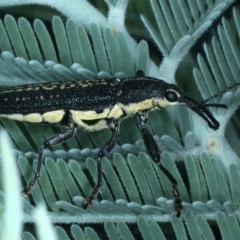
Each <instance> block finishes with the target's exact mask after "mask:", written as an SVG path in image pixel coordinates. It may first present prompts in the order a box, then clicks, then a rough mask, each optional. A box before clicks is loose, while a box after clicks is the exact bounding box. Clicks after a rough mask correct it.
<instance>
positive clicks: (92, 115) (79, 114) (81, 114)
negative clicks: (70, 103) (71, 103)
mask: <svg viewBox="0 0 240 240" xmlns="http://www.w3.org/2000/svg"><path fill="white" fill-rule="evenodd" d="M70 112H71V114H72V115H74V116H75V117H76V118H78V119H81V120H95V119H102V118H107V116H108V114H109V112H110V109H104V110H103V112H101V113H97V112H96V111H92V110H89V111H76V110H70Z"/></svg>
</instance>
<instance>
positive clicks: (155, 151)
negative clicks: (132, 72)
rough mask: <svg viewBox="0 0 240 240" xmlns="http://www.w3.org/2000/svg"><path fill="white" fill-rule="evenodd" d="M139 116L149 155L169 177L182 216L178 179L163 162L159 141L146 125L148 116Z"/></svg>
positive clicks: (177, 209) (176, 208)
mask: <svg viewBox="0 0 240 240" xmlns="http://www.w3.org/2000/svg"><path fill="white" fill-rule="evenodd" d="M137 117H138V121H139V126H140V130H141V134H142V137H143V141H144V144H145V146H146V149H147V151H148V153H149V155H150V156H151V158H152V160H153V161H154V162H155V163H157V164H158V166H159V168H160V169H161V170H162V171H163V173H164V174H165V175H166V176H167V177H168V179H169V180H170V182H171V183H172V193H173V197H174V204H175V210H176V212H177V217H180V210H181V209H182V208H183V207H182V202H181V199H180V194H179V192H178V189H177V181H176V179H175V178H174V177H173V175H172V174H171V173H170V172H169V171H168V170H167V169H166V168H165V167H164V166H163V165H162V163H161V159H160V154H159V151H160V150H159V148H158V146H157V143H156V141H155V140H154V138H153V136H152V134H151V133H150V132H149V130H148V129H147V127H146V121H147V118H146V116H145V114H138V115H137Z"/></svg>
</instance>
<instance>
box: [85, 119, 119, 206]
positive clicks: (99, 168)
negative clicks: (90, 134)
mask: <svg viewBox="0 0 240 240" xmlns="http://www.w3.org/2000/svg"><path fill="white" fill-rule="evenodd" d="M110 127H111V128H112V129H113V134H112V137H111V138H110V139H109V141H108V142H107V143H106V144H105V145H104V146H103V147H102V148H101V149H100V151H99V152H98V159H97V174H98V176H97V184H96V185H95V187H94V188H93V190H92V192H91V194H90V195H89V196H88V198H86V199H85V201H84V203H83V208H87V207H88V205H90V204H92V200H93V199H94V197H95V196H97V194H98V191H99V189H100V187H101V185H102V165H101V160H102V158H103V157H105V156H106V155H107V154H108V153H109V152H110V151H111V150H112V149H113V148H114V147H115V145H116V143H117V140H118V138H119V123H118V122H114V123H112V124H111V126H110Z"/></svg>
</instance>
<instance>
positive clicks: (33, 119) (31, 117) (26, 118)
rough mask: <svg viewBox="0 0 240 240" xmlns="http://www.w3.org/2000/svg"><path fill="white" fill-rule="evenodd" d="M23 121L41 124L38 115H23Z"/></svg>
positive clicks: (39, 115) (40, 118)
mask: <svg viewBox="0 0 240 240" xmlns="http://www.w3.org/2000/svg"><path fill="white" fill-rule="evenodd" d="M23 119H24V121H27V122H32V123H40V122H42V116H41V114H40V113H30V114H27V115H23Z"/></svg>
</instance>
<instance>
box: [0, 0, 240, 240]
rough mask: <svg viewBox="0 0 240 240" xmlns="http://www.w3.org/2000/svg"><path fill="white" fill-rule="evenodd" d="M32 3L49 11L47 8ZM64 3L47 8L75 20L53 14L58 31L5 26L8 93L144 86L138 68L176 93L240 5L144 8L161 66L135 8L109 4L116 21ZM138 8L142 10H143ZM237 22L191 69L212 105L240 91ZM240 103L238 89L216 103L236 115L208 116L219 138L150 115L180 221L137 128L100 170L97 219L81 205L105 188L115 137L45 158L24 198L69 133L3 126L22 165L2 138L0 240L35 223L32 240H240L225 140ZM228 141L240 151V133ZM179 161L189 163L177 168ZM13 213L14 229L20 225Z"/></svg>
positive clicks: (235, 167) (8, 21) (20, 22)
mask: <svg viewBox="0 0 240 240" xmlns="http://www.w3.org/2000/svg"><path fill="white" fill-rule="evenodd" d="M30 2H31V3H36V4H44V1H38V0H33V1H30ZM66 2H67V1H46V4H47V5H50V6H51V7H54V8H56V9H58V10H59V11H60V12H61V13H62V14H64V15H66V16H67V17H69V18H68V19H67V20H66V21H63V20H62V19H61V18H60V17H58V16H54V17H53V18H52V20H51V28H50V29H49V28H47V27H46V25H45V24H44V23H43V22H42V21H41V20H39V19H35V20H34V21H33V22H32V23H30V22H29V20H27V19H26V18H24V17H20V18H18V19H16V18H14V17H13V16H11V15H6V16H5V17H4V18H3V19H2V21H0V36H1V38H0V50H1V53H0V54H1V55H0V69H1V70H0V75H1V78H0V86H1V87H3V88H5V87H8V86H16V85H22V84H26V83H27V84H29V83H30V84H31V83H42V82H54V81H76V80H79V79H97V78H111V77H118V78H124V77H130V76H135V74H136V71H137V70H139V69H141V70H143V71H144V72H145V73H146V75H149V76H153V77H157V78H161V79H163V80H165V81H167V82H170V83H175V82H176V80H175V75H176V70H177V69H178V68H179V64H180V63H182V62H183V63H184V58H185V57H186V55H187V54H189V51H190V49H191V48H192V47H193V46H195V45H196V44H197V40H198V39H199V38H200V37H201V36H202V35H203V33H204V32H206V31H207V30H208V29H209V27H210V26H211V25H212V24H213V21H214V20H215V19H217V18H219V16H220V15H221V14H224V12H225V11H226V10H227V9H229V8H230V7H231V6H232V4H233V3H234V0H215V1H209V0H206V1H198V0H196V1H192V0H187V1H186V0H179V1H177V2H176V1H173V0H171V1H165V0H150V1H149V3H145V4H148V5H149V6H148V8H149V9H151V15H152V16H153V18H154V21H155V22H154V21H152V20H151V18H149V17H146V16H145V15H144V14H143V15H142V16H141V20H142V23H143V24H144V27H145V28H146V29H147V30H148V34H149V35H150V36H151V37H152V39H153V41H154V44H155V45H156V46H157V48H158V50H159V53H158V54H159V55H160V54H162V55H163V60H162V63H161V64H160V65H159V66H158V65H157V64H155V63H154V62H153V61H152V59H151V58H150V56H149V52H150V53H151V51H149V43H147V42H146V41H144V40H140V39H139V42H136V41H135V40H134V39H133V37H132V36H131V34H130V33H129V32H128V31H127V28H126V27H125V18H126V19H128V17H129V16H132V18H134V19H137V17H138V18H139V13H138V14H136V13H135V12H134V11H131V7H133V6H131V5H130V6H129V13H128V11H127V6H128V1H127V0H105V3H106V4H107V6H108V8H109V10H108V16H107V17H105V16H104V15H103V14H102V13H100V11H98V10H97V8H94V7H93V6H92V5H90V4H89V3H88V2H87V1H81V0H79V1H72V2H71V3H69V4H68V5H66ZM22 3H23V4H24V3H29V0H28V1H27V0H26V2H25V0H22ZM18 4H19V1H15V0H11V1H10V0H8V1H1V3H0V6H12V5H16V6H17V5H18ZM96 5H97V3H96ZM141 7H142V5H141V4H140V3H139V5H138V6H136V9H137V10H139V9H140V8H141ZM142 9H143V7H142ZM76 10H77V11H76ZM81 14H82V15H81ZM131 14H132V15H131ZM230 15H231V16H230V17H229V19H228V20H227V19H225V18H222V19H221V21H219V22H220V23H219V24H218V25H217V26H216V28H215V29H216V31H215V33H212V35H213V37H212V38H210V40H209V41H208V42H207V43H204V45H203V51H201V52H198V55H197V58H196V59H197V61H195V59H193V61H194V64H192V66H191V69H190V70H191V71H193V76H194V79H195V81H196V85H197V87H198V89H199V92H200V93H201V95H202V98H203V99H207V98H209V97H210V96H212V95H214V94H216V93H218V92H220V91H221V90H224V89H225V88H226V87H228V86H231V85H233V84H235V83H238V82H239V79H238V78H239V73H240V48H239V44H238V43H239V40H240V24H239V23H240V12H239V4H238V5H237V4H236V7H235V8H231V9H230ZM84 16H88V17H84ZM89 16H92V18H91V17H89ZM154 23H156V26H154ZM141 30H142V29H140V30H139V31H141ZM145 34H146V33H145ZM181 67H182V66H180V68H181ZM183 67H184V66H183ZM193 68H194V69H193ZM189 74H190V73H187V74H183V76H182V79H184V83H185V84H187V85H190V84H191V83H190V80H191V81H192V77H189ZM239 96H240V90H239V89H234V90H232V91H231V92H228V93H226V94H224V95H223V96H219V97H218V98H216V99H214V100H213V102H214V103H223V104H226V105H227V106H228V109H217V108H211V109H210V110H211V112H212V113H213V115H214V116H215V118H216V119H217V120H218V121H219V122H220V125H221V127H220V129H219V130H218V131H213V130H210V129H209V128H208V126H207V125H206V123H205V122H203V120H202V119H200V118H199V117H198V116H196V114H195V113H192V112H191V111H189V110H188V109H186V108H185V107H181V106H180V107H174V109H163V110H161V111H160V112H153V113H151V114H150V117H149V120H148V128H149V130H150V131H151V132H152V133H153V134H154V137H155V140H156V142H157V144H158V146H159V148H160V150H161V151H162V152H163V153H162V163H163V165H164V166H165V167H166V168H167V169H168V170H169V171H170V172H171V173H172V175H174V176H175V178H176V180H177V182H178V189H179V192H180V194H181V199H182V201H183V207H184V208H183V210H182V211H181V218H177V217H176V216H175V210H174V202H173V199H172V198H173V197H172V192H171V183H170V181H169V179H168V178H167V177H166V176H165V175H164V174H163V173H162V172H161V170H160V169H159V168H158V166H156V164H154V163H153V162H152V160H151V159H150V157H149V156H148V154H147V153H146V149H145V147H144V144H143V141H142V139H141V135H140V132H139V129H138V127H137V124H136V121H135V119H134V118H132V119H127V120H125V121H124V122H123V123H122V125H121V129H120V132H121V135H120V139H119V142H118V145H117V146H116V147H115V148H114V150H113V151H112V152H111V153H110V154H109V155H108V156H107V158H104V159H103V160H102V166H103V174H104V180H103V186H102V187H101V191H100V193H99V196H98V197H97V198H96V199H95V200H94V201H93V205H92V206H90V207H89V208H88V209H83V208H82V203H83V201H84V198H85V197H86V196H88V195H89V193H90V192H91V189H92V187H93V186H94V182H96V181H97V179H96V178H97V168H96V156H97V153H98V150H99V148H100V147H101V146H103V144H104V143H105V142H106V141H107V140H108V139H109V138H110V136H111V132H110V131H109V130H104V131H101V132H93V133H85V132H82V131H79V133H78V134H77V135H76V137H74V138H72V139H70V140H69V141H67V142H66V143H65V144H64V145H63V146H56V147H54V149H47V150H46V151H45V152H44V154H45V156H46V160H45V164H44V166H43V168H42V171H41V177H40V179H39V182H38V183H37V184H36V186H35V187H34V188H33V189H32V192H31V194H30V195H29V196H28V197H27V198H23V197H22V196H20V192H21V187H20V186H19V184H18V179H19V178H21V179H22V187H23V186H24V185H25V184H26V183H28V182H29V181H30V179H31V178H32V177H33V173H34V169H35V168H36V163H37V156H38V148H39V146H41V144H42V143H43V141H44V140H45V139H48V138H50V137H51V136H53V135H54V134H56V133H57V132H60V131H62V130H61V129H60V128H57V127H49V126H37V125H34V124H27V123H19V122H14V121H10V120H6V119H1V122H0V124H1V126H2V128H4V129H5V130H6V131H7V133H8V134H9V136H10V137H11V139H12V142H13V145H12V147H11V149H12V153H14V156H15V157H12V156H11V151H10V150H9V148H10V147H9V146H8V140H6V146H5V139H8V138H7V137H6V136H5V135H3V136H2V137H1V146H2V148H1V149H2V150H1V162H2V171H1V173H0V175H1V176H0V189H1V190H2V191H0V203H1V213H2V216H4V217H2V218H1V223H0V226H1V229H0V230H1V231H0V233H1V237H2V238H1V239H10V238H9V236H10V235H8V234H11V231H12V230H11V229H13V228H15V226H16V224H18V225H17V226H18V230H17V231H16V234H15V236H14V238H11V239H20V232H21V227H22V225H23V224H26V223H30V224H31V223H33V222H34V223H36V229H37V231H36V232H37V235H34V233H33V232H31V231H25V232H23V235H22V238H23V239H26V240H30V239H37V238H38V239H50V238H51V239H86V238H87V239H137V238H139V237H140V236H141V238H142V239H171V238H172V237H173V236H174V235H175V236H177V238H178V239H188V238H190V239H215V236H214V232H215V231H217V232H220V235H221V237H222V239H228V240H229V239H238V236H239V234H240V228H239V216H240V211H239V202H240V190H239V182H240V170H239V167H240V166H239V158H238V156H237V154H238V151H233V150H232V149H233V148H231V146H230V145H229V144H228V143H227V142H226V140H225V130H226V125H227V123H229V120H230V118H231V117H232V115H233V113H234V112H235V111H236V110H237V108H238V106H239ZM236 125H237V126H239V124H238V123H237V124H236ZM229 133H230V134H229V135H231V136H233V137H234V139H236V142H237V141H239V139H238V137H237V136H236V135H237V134H236V129H235V128H234V127H233V126H232V127H230V130H229ZM236 146H238V145H234V147H235V148H236V149H237V148H238V147H236ZM9 159H10V160H11V161H10V160H9ZM176 161H178V162H180V163H179V164H177V166H176ZM8 162H9V163H10V165H8V164H7V163H8ZM14 162H15V163H18V169H19V172H20V174H19V175H20V176H18V174H17V173H15V172H16V169H15V167H16V166H15V165H14ZM14 169H15V170H14ZM15 182H16V184H15ZM13 209H14V211H15V212H16V217H14V220H15V221H11V218H13V215H14V214H15V213H13V212H12V211H13ZM212 223H214V225H212ZM54 225H55V226H54ZM96 226H98V227H96ZM99 226H100V227H99ZM213 228H215V230H214V229H213Z"/></svg>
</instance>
